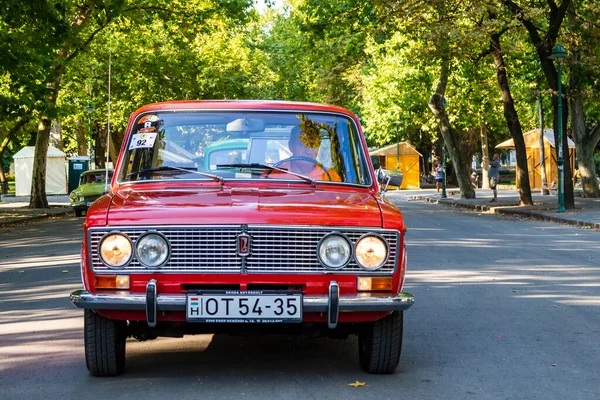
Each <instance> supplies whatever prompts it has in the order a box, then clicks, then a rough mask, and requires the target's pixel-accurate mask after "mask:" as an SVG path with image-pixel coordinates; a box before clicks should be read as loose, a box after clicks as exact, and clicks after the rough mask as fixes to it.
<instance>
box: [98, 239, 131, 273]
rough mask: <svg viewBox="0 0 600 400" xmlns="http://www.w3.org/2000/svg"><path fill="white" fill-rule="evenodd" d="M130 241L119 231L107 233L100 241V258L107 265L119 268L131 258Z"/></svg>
mask: <svg viewBox="0 0 600 400" xmlns="http://www.w3.org/2000/svg"><path fill="white" fill-rule="evenodd" d="M132 253H133V247H132V246H131V241H130V240H129V238H128V237H127V236H125V235H121V234H120V233H111V234H108V235H106V236H105V237H104V239H102V242H101V243H100V258H101V259H102V261H103V262H104V263H105V264H106V265H108V266H109V267H113V268H119V267H122V266H123V265H125V264H127V263H128V262H129V260H130V259H131V254H132Z"/></svg>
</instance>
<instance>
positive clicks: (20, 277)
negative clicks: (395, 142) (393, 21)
mask: <svg viewBox="0 0 600 400" xmlns="http://www.w3.org/2000/svg"><path fill="white" fill-rule="evenodd" d="M398 202H399V204H400V205H401V208H402V210H403V211H404V215H405V218H406V221H407V225H408V227H409V230H408V233H407V244H408V249H409V250H408V252H409V253H408V254H409V255H408V261H409V268H410V271H409V273H408V276H407V279H406V286H407V290H408V291H410V292H412V293H413V294H414V295H415V296H416V304H415V305H414V306H413V307H412V308H411V309H410V310H408V311H407V312H406V313H405V325H404V329H405V334H404V345H403V355H402V360H401V362H400V367H399V368H398V371H397V372H396V373H395V374H393V375H387V376H375V375H368V374H365V373H363V372H362V371H361V370H360V368H359V366H358V361H357V358H358V355H357V350H356V340H354V339H348V340H345V341H338V340H329V339H297V338H290V337H282V336H267V337H229V336H215V337H212V336H210V335H202V336H188V337H186V338H184V339H162V338H161V339H157V340H154V341H149V342H143V343H140V342H136V341H135V340H129V341H128V343H127V346H128V347H127V370H126V373H125V374H123V375H122V376H120V377H117V378H93V377H91V376H90V375H89V374H88V372H87V369H86V367H85V361H84V355H83V335H82V329H83V321H82V314H83V313H82V311H81V310H78V309H76V308H74V307H73V306H71V304H70V302H69V300H68V295H69V293H70V292H71V291H72V290H74V289H76V288H79V287H80V277H79V261H78V257H79V241H80V237H81V235H82V229H81V222H82V220H80V219H79V220H78V219H75V218H71V219H65V220H55V221H46V222H41V223H37V224H34V225H27V226H22V227H16V228H13V229H11V230H3V231H0V399H2V400H7V399H40V398H43V399H80V398H86V399H111V398H112V399H122V398H124V399H129V398H131V399H139V398H144V399H149V400H150V399H169V398H172V399H178V400H179V399H266V398H269V399H336V400H339V399H400V398H416V399H544V400H547V399H566V398H568V399H586V400H587V399H596V400H597V399H600V384H599V382H600V381H599V378H598V371H599V369H600V283H599V282H600V267H599V266H598V262H599V261H600V233H598V232H595V231H590V230H583V229H578V228H574V227H566V226H561V225H556V224H550V223H543V222H535V221H524V220H519V219H503V218H502V217H499V216H491V215H477V214H475V213H472V212H465V211H459V210H456V209H452V208H446V207H444V206H441V205H435V204H426V203H415V202H407V201H403V200H401V199H400V200H398ZM357 380H358V381H360V382H364V383H365V385H364V386H362V387H356V388H355V387H351V386H348V384H349V383H352V382H355V381H357Z"/></svg>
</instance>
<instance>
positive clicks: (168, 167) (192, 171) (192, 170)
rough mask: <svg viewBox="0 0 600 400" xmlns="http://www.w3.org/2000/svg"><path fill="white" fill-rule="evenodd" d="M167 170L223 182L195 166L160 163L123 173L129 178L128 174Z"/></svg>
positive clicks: (220, 178)
mask: <svg viewBox="0 0 600 400" xmlns="http://www.w3.org/2000/svg"><path fill="white" fill-rule="evenodd" d="M167 171H170V172H185V173H187V174H196V175H202V176H205V177H207V178H211V179H213V180H214V181H216V182H219V183H220V184H221V185H222V184H223V183H224V179H223V177H221V176H218V175H213V174H208V173H206V172H200V171H197V170H196V168H193V167H189V168H180V167H174V166H172V165H162V166H160V167H154V168H146V169H142V170H141V171H135V172H130V173H128V174H127V175H125V177H126V178H129V177H130V176H133V175H144V174H153V173H155V172H167Z"/></svg>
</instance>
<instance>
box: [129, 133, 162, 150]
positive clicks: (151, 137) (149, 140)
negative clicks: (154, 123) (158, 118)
mask: <svg viewBox="0 0 600 400" xmlns="http://www.w3.org/2000/svg"><path fill="white" fill-rule="evenodd" d="M155 140H156V132H148V133H136V134H135V135H133V136H132V137H131V142H130V143H129V150H133V149H146V148H151V147H153V146H154V141H155Z"/></svg>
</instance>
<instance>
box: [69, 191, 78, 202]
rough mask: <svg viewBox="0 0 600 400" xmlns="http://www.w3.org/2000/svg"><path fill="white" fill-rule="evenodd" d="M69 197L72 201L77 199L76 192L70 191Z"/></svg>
mask: <svg viewBox="0 0 600 400" xmlns="http://www.w3.org/2000/svg"><path fill="white" fill-rule="evenodd" d="M69 199H71V202H72V203H75V202H76V201H77V194H76V193H75V192H71V194H70V195H69Z"/></svg>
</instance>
